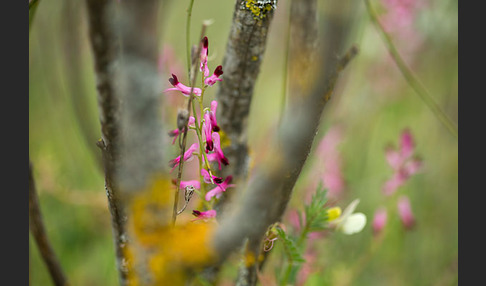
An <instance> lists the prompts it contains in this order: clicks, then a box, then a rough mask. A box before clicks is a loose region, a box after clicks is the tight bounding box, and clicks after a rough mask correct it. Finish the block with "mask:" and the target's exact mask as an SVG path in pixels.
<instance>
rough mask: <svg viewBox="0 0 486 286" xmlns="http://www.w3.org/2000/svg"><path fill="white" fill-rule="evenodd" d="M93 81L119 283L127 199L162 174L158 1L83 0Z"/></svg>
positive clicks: (123, 279) (125, 273) (123, 282)
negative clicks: (93, 68)
mask: <svg viewBox="0 0 486 286" xmlns="http://www.w3.org/2000/svg"><path fill="white" fill-rule="evenodd" d="M86 2H87V11H88V16H89V37H90V42H91V45H92V50H93V57H94V66H95V71H96V79H97V86H96V87H97V91H98V104H99V119H100V124H101V139H100V141H98V146H99V147H100V148H101V149H102V157H103V165H104V171H105V189H106V193H107V197H108V204H109V209H110V212H111V216H112V226H113V234H114V241H115V250H116V255H117V265H118V270H119V277H120V284H121V285H126V284H127V278H128V269H127V267H126V266H127V258H126V251H125V249H126V247H127V244H128V243H132V242H129V241H128V233H127V226H126V222H127V213H126V212H127V210H126V199H127V198H128V197H129V196H128V195H129V194H132V193H134V192H136V191H138V190H142V189H143V188H144V187H145V184H146V183H147V182H149V181H150V180H149V179H150V178H151V177H152V176H154V174H156V173H157V172H160V171H161V169H162V165H163V164H164V162H165V161H164V160H163V156H162V147H163V146H162V140H161V139H162V134H163V130H162V125H161V122H160V116H159V114H158V109H159V108H160V104H159V102H158V98H159V93H160V87H159V84H158V76H157V67H156V64H157V43H158V33H157V28H156V16H157V12H158V5H157V2H156V1H143V2H137V1H122V2H120V3H118V2H115V1H107V0H87V1H86Z"/></svg>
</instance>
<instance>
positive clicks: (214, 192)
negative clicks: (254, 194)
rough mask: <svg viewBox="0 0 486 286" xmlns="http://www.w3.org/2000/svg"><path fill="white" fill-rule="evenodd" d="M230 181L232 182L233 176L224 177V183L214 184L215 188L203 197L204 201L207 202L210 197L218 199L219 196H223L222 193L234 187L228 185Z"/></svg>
mask: <svg viewBox="0 0 486 286" xmlns="http://www.w3.org/2000/svg"><path fill="white" fill-rule="evenodd" d="M232 180H233V176H231V175H229V176H228V177H226V179H225V180H224V182H222V183H221V184H216V188H214V189H212V190H210V191H209V192H207V193H206V196H205V199H206V201H208V202H209V201H210V200H211V198H212V197H216V198H220V197H221V194H223V192H226V189H227V188H230V187H235V186H236V185H234V184H230V183H231V181H232Z"/></svg>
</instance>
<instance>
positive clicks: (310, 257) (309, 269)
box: [296, 247, 317, 286]
mask: <svg viewBox="0 0 486 286" xmlns="http://www.w3.org/2000/svg"><path fill="white" fill-rule="evenodd" d="M304 259H305V262H304V264H303V265H302V267H301V268H300V270H299V273H298V274H297V281H296V285H297V286H303V285H305V282H306V281H307V279H308V278H309V275H311V274H312V273H314V272H316V267H315V264H316V262H317V251H315V250H314V249H313V248H312V247H309V248H307V250H306V252H305V253H304Z"/></svg>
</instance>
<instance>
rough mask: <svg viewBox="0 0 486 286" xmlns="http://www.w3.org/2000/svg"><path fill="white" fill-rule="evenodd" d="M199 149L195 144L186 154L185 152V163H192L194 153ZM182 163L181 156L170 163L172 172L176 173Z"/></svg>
mask: <svg viewBox="0 0 486 286" xmlns="http://www.w3.org/2000/svg"><path fill="white" fill-rule="evenodd" d="M197 148H199V145H198V144H197V143H194V144H192V145H191V147H189V148H188V149H187V150H186V152H184V161H190V159H192V158H193V154H192V153H193V152H195V151H196V150H197ZM180 162H181V156H180V155H179V156H177V157H176V158H175V159H172V160H170V161H169V166H170V167H171V168H172V170H171V172H172V171H174V169H175V167H177V166H178V165H179V163H180Z"/></svg>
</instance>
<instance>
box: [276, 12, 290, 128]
mask: <svg viewBox="0 0 486 286" xmlns="http://www.w3.org/2000/svg"><path fill="white" fill-rule="evenodd" d="M289 6H290V4H289ZM291 15H292V13H291V12H290V7H289V20H288V25H287V35H286V39H285V51H284V67H283V71H284V72H283V80H282V103H281V106H280V119H279V122H282V118H283V115H284V113H285V107H286V106H287V85H288V84H287V81H288V77H289V51H290V27H291V25H290V23H291Z"/></svg>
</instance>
